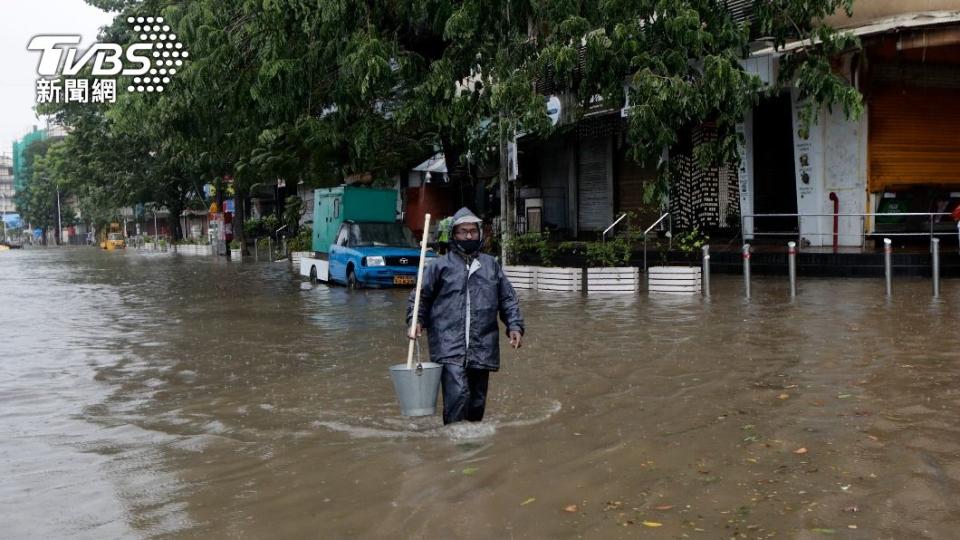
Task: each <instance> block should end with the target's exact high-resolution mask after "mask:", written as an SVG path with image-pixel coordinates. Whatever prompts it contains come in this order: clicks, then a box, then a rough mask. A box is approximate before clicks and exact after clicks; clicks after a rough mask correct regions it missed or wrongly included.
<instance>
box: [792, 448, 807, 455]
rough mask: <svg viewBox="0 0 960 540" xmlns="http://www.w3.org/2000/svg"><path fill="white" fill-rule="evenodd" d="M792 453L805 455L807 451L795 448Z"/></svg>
mask: <svg viewBox="0 0 960 540" xmlns="http://www.w3.org/2000/svg"><path fill="white" fill-rule="evenodd" d="M793 453H794V454H806V453H807V449H806V448H797V449H796V450H794V451H793Z"/></svg>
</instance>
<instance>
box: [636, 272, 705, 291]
mask: <svg viewBox="0 0 960 540" xmlns="http://www.w3.org/2000/svg"><path fill="white" fill-rule="evenodd" d="M700 274H701V269H700V267H699V266H651V267H650V268H648V269H647V290H648V291H650V292H652V293H670V294H700V291H701V287H702V284H701V278H702V276H701V275H700Z"/></svg>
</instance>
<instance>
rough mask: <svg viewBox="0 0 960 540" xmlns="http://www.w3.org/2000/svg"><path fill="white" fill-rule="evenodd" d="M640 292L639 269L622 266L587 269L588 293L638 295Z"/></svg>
mask: <svg viewBox="0 0 960 540" xmlns="http://www.w3.org/2000/svg"><path fill="white" fill-rule="evenodd" d="M639 290H640V269H639V268H636V267H633V266H620V267H613V268H588V269H587V293H636V292H638V291H639Z"/></svg>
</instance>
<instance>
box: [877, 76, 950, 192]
mask: <svg viewBox="0 0 960 540" xmlns="http://www.w3.org/2000/svg"><path fill="white" fill-rule="evenodd" d="M868 132H869V139H868V140H869V149H868V151H869V157H870V169H869V175H870V181H869V188H870V191H872V192H878V191H883V190H884V189H887V188H890V187H896V186H909V185H917V184H926V185H932V184H952V185H960V89H955V88H924V87H907V86H899V87H897V86H878V87H875V88H874V91H873V92H872V93H871V95H870V98H869V128H868Z"/></svg>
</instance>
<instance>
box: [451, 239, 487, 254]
mask: <svg viewBox="0 0 960 540" xmlns="http://www.w3.org/2000/svg"><path fill="white" fill-rule="evenodd" d="M456 244H457V248H459V249H460V251H462V252H464V253H466V254H467V255H473V254H474V253H476V252H478V251H480V246H481V245H482V244H483V240H481V239H479V238H471V239H470V240H457V241H456Z"/></svg>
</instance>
